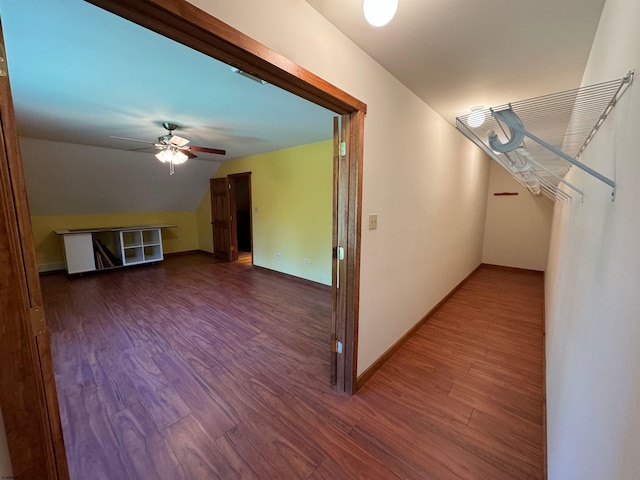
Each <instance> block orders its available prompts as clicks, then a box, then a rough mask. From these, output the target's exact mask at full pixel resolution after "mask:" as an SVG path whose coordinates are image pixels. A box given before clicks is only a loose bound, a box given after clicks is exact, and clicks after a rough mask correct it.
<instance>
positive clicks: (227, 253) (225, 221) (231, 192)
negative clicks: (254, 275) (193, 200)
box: [210, 172, 253, 265]
mask: <svg viewBox="0 0 640 480" xmlns="http://www.w3.org/2000/svg"><path fill="white" fill-rule="evenodd" d="M210 186H211V188H210V192H211V228H212V231H213V254H214V256H215V257H216V258H218V259H220V260H225V261H229V262H238V261H239V262H241V263H243V264H247V265H253V221H252V209H253V207H252V202H251V172H243V173H233V174H230V175H227V176H226V177H224V178H213V179H211V180H210Z"/></svg>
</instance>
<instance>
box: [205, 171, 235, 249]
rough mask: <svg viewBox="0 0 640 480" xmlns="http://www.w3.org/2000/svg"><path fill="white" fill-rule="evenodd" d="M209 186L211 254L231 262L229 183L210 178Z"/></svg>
mask: <svg viewBox="0 0 640 480" xmlns="http://www.w3.org/2000/svg"><path fill="white" fill-rule="evenodd" d="M210 185H211V225H212V228H213V254H214V255H215V256H216V258H219V259H220V260H226V261H231V260H232V249H231V210H230V205H229V197H230V195H229V183H228V180H227V179H226V178H212V179H211V181H210Z"/></svg>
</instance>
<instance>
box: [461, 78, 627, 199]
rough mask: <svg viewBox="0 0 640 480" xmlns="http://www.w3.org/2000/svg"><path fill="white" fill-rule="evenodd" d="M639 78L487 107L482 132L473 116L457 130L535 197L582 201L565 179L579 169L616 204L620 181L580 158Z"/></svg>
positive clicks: (481, 126) (574, 187) (463, 119)
mask: <svg viewBox="0 0 640 480" xmlns="http://www.w3.org/2000/svg"><path fill="white" fill-rule="evenodd" d="M633 75H634V71H633V70H631V71H630V72H629V73H627V75H625V76H624V77H622V78H621V79H618V80H612V81H609V82H604V83H599V84H596V85H591V86H588V87H580V88H576V89H574V90H567V91H565V92H560V93H554V94H551V95H545V96H542V97H536V98H532V99H529V100H522V101H519V102H513V103H509V104H506V105H501V106H498V107H493V108H487V109H485V110H483V111H482V113H483V114H484V117H485V121H484V123H482V124H481V125H480V126H476V127H474V126H472V124H474V123H477V122H474V120H477V113H476V112H473V113H470V114H468V115H463V116H460V117H457V118H456V128H457V129H458V130H460V131H461V132H462V133H463V134H464V135H465V136H467V137H468V138H469V139H470V140H471V141H473V142H474V143H475V144H476V145H478V146H479V147H480V148H481V149H482V150H483V151H484V152H485V153H486V154H487V155H488V156H489V157H491V158H493V159H494V160H495V161H497V162H498V163H499V164H500V165H502V166H503V167H504V168H505V169H506V170H507V171H509V172H510V173H511V174H512V175H513V177H514V178H515V179H516V180H517V181H518V182H519V183H520V184H522V185H523V186H525V187H526V188H527V189H529V191H530V192H531V193H533V194H536V195H540V194H542V195H546V196H548V197H550V198H551V199H553V200H558V201H567V200H570V199H571V194H570V190H573V191H574V192H576V193H578V194H579V195H580V196H581V197H582V196H583V195H584V194H583V192H582V190H581V189H579V188H578V187H576V186H575V185H573V184H571V183H570V182H568V181H566V180H565V179H564V177H565V175H566V173H567V172H568V171H569V169H570V168H571V167H572V166H576V167H577V168H580V169H582V170H584V171H585V172H587V173H589V174H590V175H592V176H594V177H595V178H597V179H598V180H600V181H602V182H604V183H606V184H607V185H609V186H610V187H611V189H612V197H613V199H615V193H616V182H615V181H614V180H611V179H610V178H608V177H606V176H605V175H602V174H601V173H599V172H597V171H595V170H594V169H592V168H590V167H589V166H587V165H585V164H584V163H582V162H580V161H579V158H580V156H581V155H582V153H583V152H584V150H585V148H587V145H588V144H589V142H590V141H591V140H592V139H593V137H594V135H595V134H596V132H597V131H598V129H599V128H600V127H601V126H602V124H603V122H604V121H605V119H606V118H607V116H608V115H609V113H611V110H613V108H614V107H615V105H616V103H617V102H618V100H619V99H620V97H622V95H623V94H624V92H625V91H626V90H627V88H628V87H629V86H630V85H631V83H632V82H633ZM472 115H475V118H472V121H471V124H470V122H469V118H470V117H471V116H472ZM560 184H564V185H566V186H567V187H569V189H570V190H568V189H566V188H565V189H561V188H559V186H560Z"/></svg>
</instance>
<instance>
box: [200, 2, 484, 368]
mask: <svg viewBox="0 0 640 480" xmlns="http://www.w3.org/2000/svg"><path fill="white" fill-rule="evenodd" d="M190 1H191V2H192V3H193V4H195V5H197V6H199V7H200V8H202V9H203V10H206V11H208V12H209V13H211V14H212V15H213V16H215V17H217V18H219V19H220V20H222V21H224V22H226V23H228V24H230V25H231V26H233V27H235V28H237V29H239V30H240V31H242V32H243V33H245V34H247V35H249V36H250V37H253V38H254V39H256V40H258V41H259V42H262V43H263V44H265V45H267V46H268V47H270V48H272V49H274V50H275V51H277V52H279V53H281V54H283V55H284V56H286V57H288V58H289V59H291V60H292V61H294V62H296V63H298V64H299V65H301V66H303V67H305V68H306V69H308V70H310V71H312V72H313V73H315V74H317V75H319V76H320V77H322V78H324V79H325V80H328V81H329V82H331V83H333V84H334V85H336V86H338V87H339V88H341V89H343V90H345V91H346V92H348V93H350V94H352V95H354V96H355V97H357V98H359V99H360V100H362V101H364V102H366V103H367V105H368V109H369V110H368V114H367V117H366V120H365V145H364V171H363V175H364V179H363V198H362V206H363V220H364V221H365V222H366V218H367V215H368V214H369V213H377V214H378V229H377V230H373V231H369V230H368V229H367V228H364V227H363V231H362V257H361V290H360V325H359V352H358V373H361V372H362V371H363V370H364V369H365V368H366V367H368V366H369V365H370V364H371V363H372V362H374V361H375V360H376V359H377V358H378V357H379V356H380V355H382V354H383V353H384V351H385V350H386V349H387V348H388V347H390V346H391V345H392V344H393V343H394V342H395V341H396V340H398V338H400V337H401V336H402V335H403V334H404V333H405V332H406V331H407V330H408V329H409V328H411V327H412V326H413V325H414V324H415V323H416V322H417V321H419V320H420V319H421V317H422V316H423V315H424V314H425V313H427V312H428V311H429V310H430V309H431V308H432V307H433V306H434V305H435V304H436V303H437V302H438V301H439V300H440V299H442V298H443V297H444V296H445V295H446V294H447V293H448V292H449V291H450V290H452V289H453V288H454V287H455V286H456V285H457V284H458V283H459V282H460V281H461V280H462V279H463V278H464V277H465V276H466V275H467V274H468V273H470V272H471V271H472V270H473V269H474V268H475V267H476V266H477V265H478V264H479V263H480V261H481V257H482V239H483V230H484V216H485V207H486V194H487V185H488V169H489V164H488V159H487V158H486V157H485V156H484V155H483V154H482V153H481V152H480V150H479V149H478V148H476V147H475V146H474V145H473V144H472V143H471V142H469V141H468V140H466V138H464V137H463V136H462V135H461V134H459V133H458V132H457V131H456V130H455V129H454V128H453V127H452V126H451V125H449V124H448V123H447V122H445V121H444V119H442V118H441V117H440V116H439V115H437V114H436V113H435V112H434V111H433V110H432V109H431V108H430V107H429V106H427V105H426V104H425V103H424V102H422V101H421V100H420V99H418V98H417V97H416V96H415V95H414V94H413V93H411V92H410V91H409V90H408V89H407V88H406V87H404V86H403V85H402V84H401V83H400V82H399V81H398V80H396V79H395V78H394V77H393V76H391V74H389V73H388V72H387V71H386V70H384V69H383V68H382V67H381V66H380V65H378V64H377V63H376V62H374V61H373V60H372V59H371V58H370V57H369V56H368V55H367V54H365V53H364V52H363V51H362V50H360V49H359V48H358V47H356V46H355V45H354V44H353V43H352V42H351V41H350V40H349V39H348V38H347V37H345V36H344V35H343V34H342V33H341V32H339V31H338V30H337V29H336V28H335V27H334V26H333V25H331V24H330V23H329V22H328V21H327V20H326V19H325V18H324V17H322V16H321V15H320V14H319V13H318V12H316V11H315V10H314V9H313V8H312V7H311V6H310V5H309V4H308V3H306V2H305V1H304V0H272V1H269V2H265V1H264V0H190ZM249 12H250V13H249Z"/></svg>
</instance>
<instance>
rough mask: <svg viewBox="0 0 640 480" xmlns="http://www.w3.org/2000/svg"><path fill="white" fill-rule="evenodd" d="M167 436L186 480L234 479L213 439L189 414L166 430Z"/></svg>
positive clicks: (234, 476) (230, 468)
mask: <svg viewBox="0 0 640 480" xmlns="http://www.w3.org/2000/svg"><path fill="white" fill-rule="evenodd" d="M166 434H167V439H168V441H169V444H170V445H171V448H172V449H173V451H174V452H175V454H176V457H177V458H178V461H179V462H180V465H181V466H182V468H183V470H184V471H185V474H186V478H188V479H190V480H207V479H220V480H226V479H234V478H237V475H236V474H235V473H234V472H233V468H232V467H231V465H230V464H229V462H227V461H226V459H225V458H224V457H223V456H222V454H221V453H220V452H219V451H218V448H217V447H216V445H215V443H214V440H213V439H212V438H211V437H210V436H209V435H207V432H206V431H205V429H204V428H203V427H202V426H201V425H200V423H199V422H198V421H197V420H195V419H194V418H193V417H192V416H190V415H189V416H187V417H185V418H183V419H182V420H180V421H178V422H177V423H175V424H173V425H171V426H170V427H169V428H167V430H166Z"/></svg>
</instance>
